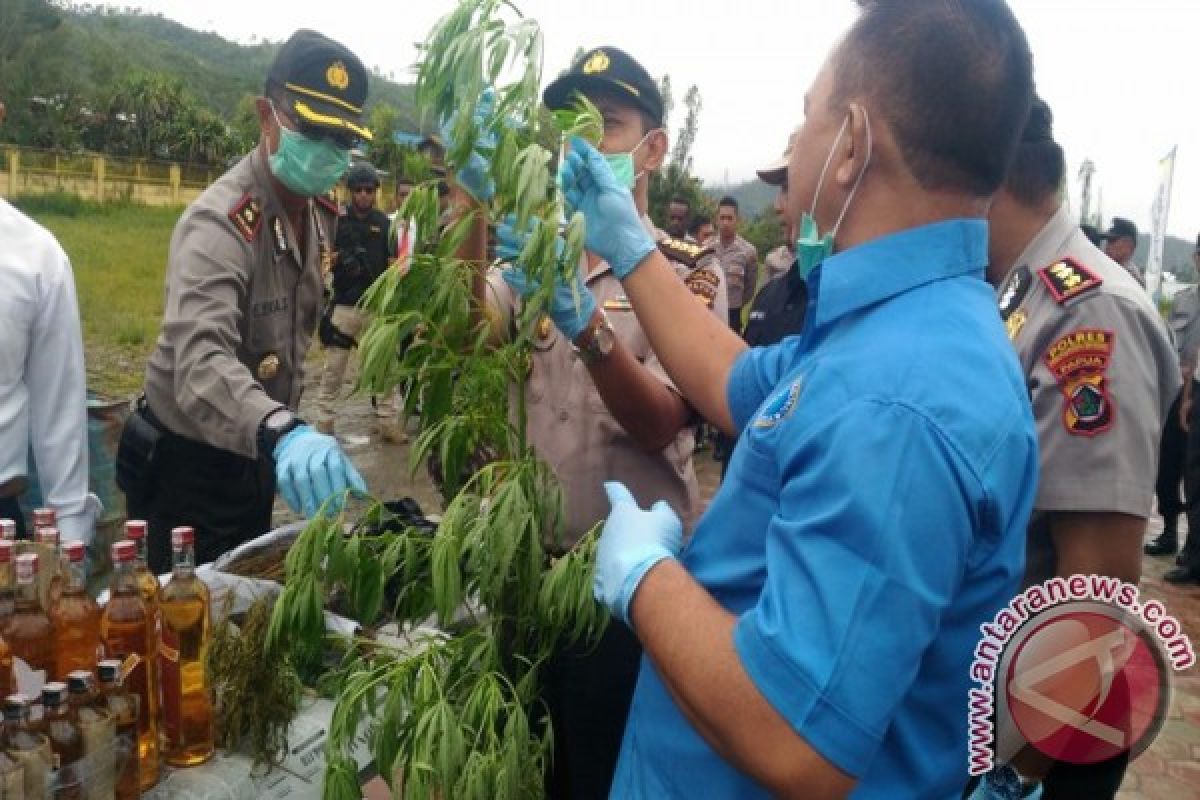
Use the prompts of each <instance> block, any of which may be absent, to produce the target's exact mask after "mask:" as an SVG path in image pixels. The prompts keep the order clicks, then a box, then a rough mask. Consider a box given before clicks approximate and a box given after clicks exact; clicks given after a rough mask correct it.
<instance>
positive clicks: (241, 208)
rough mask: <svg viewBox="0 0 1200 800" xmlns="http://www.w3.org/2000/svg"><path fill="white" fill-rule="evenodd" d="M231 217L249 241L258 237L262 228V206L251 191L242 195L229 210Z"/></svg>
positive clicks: (235, 225)
mask: <svg viewBox="0 0 1200 800" xmlns="http://www.w3.org/2000/svg"><path fill="white" fill-rule="evenodd" d="M229 219H230V220H231V221H232V222H233V225H234V227H235V228H237V229H238V232H239V233H241V234H242V236H243V237H244V238H245V239H246V241H247V242H253V241H254V240H255V239H256V238H257V237H258V232H259V230H261V229H262V207H261V206H260V205H259V203H258V198H257V197H254V196H252V195H251V194H250V193H249V192H247V193H246V194H244V195H242V199H241V200H239V201H238V202H237V205H236V206H234V207H233V210H232V211H230V212H229Z"/></svg>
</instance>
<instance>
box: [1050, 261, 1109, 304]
mask: <svg viewBox="0 0 1200 800" xmlns="http://www.w3.org/2000/svg"><path fill="white" fill-rule="evenodd" d="M1038 277H1039V278H1041V279H1042V283H1044V284H1046V288H1047V289H1049V290H1050V294H1051V295H1052V296H1053V297H1054V300H1055V302H1057V303H1058V304H1059V305H1062V304H1063V303H1065V302H1067V301H1068V300H1070V299H1071V298H1072V297H1078V296H1079V295H1081V294H1083V293H1084V292H1088V291H1091V290H1092V289H1095V288H1096V287H1098V286H1100V285H1101V284H1102V283H1104V281H1103V280H1101V278H1100V276H1099V275H1097V274H1096V273H1094V272H1092V271H1091V270H1090V269H1088V268H1087V267H1085V266H1083V265H1082V264H1080V263H1079V262H1078V261H1076V260H1075V259H1073V258H1064V259H1062V260H1061V261H1056V262H1055V263H1053V264H1051V265H1050V266H1048V267H1042V268H1041V269H1039V270H1038Z"/></svg>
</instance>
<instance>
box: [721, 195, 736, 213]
mask: <svg viewBox="0 0 1200 800" xmlns="http://www.w3.org/2000/svg"><path fill="white" fill-rule="evenodd" d="M717 208H732V209H733V210H734V211H737V210H738V204H737V200H734V199H733V197H731V196H730V195H725V196H724V197H722V198H721V202H719V203H717Z"/></svg>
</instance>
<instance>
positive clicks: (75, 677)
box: [67, 669, 92, 694]
mask: <svg viewBox="0 0 1200 800" xmlns="http://www.w3.org/2000/svg"><path fill="white" fill-rule="evenodd" d="M91 688H92V673H90V672H88V671H87V670H86V669H77V670H73V671H72V672H68V673H67V691H69V692H70V693H71V694H84V693H86V692H87V691H89V690H90V689H91Z"/></svg>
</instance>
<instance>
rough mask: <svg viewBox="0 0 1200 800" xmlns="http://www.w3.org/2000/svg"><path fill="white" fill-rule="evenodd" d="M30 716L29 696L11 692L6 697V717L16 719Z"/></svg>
mask: <svg viewBox="0 0 1200 800" xmlns="http://www.w3.org/2000/svg"><path fill="white" fill-rule="evenodd" d="M28 716H29V698H28V697H27V696H25V695H23V694H19V693H18V694H10V695H9V696H8V697H6V698H4V718H5V719H10V720H15V719H25V718H26V717H28Z"/></svg>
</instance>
